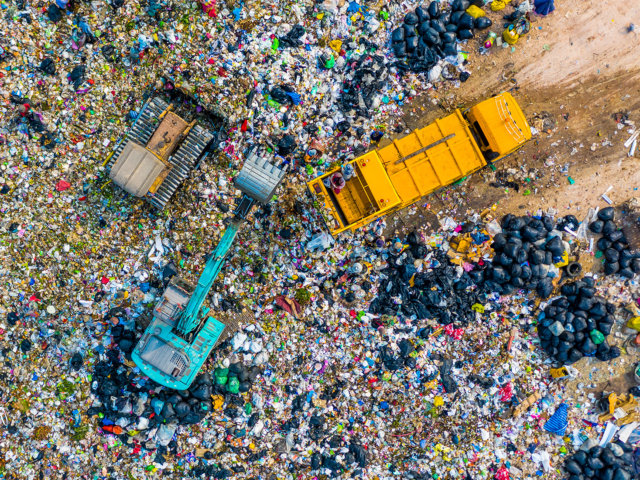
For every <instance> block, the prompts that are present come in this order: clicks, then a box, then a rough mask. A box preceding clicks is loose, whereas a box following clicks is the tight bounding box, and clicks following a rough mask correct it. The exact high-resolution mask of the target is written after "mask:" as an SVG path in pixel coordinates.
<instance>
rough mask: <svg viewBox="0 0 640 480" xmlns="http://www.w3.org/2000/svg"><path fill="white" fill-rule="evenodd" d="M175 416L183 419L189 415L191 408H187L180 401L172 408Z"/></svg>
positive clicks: (184, 403)
mask: <svg viewBox="0 0 640 480" xmlns="http://www.w3.org/2000/svg"><path fill="white" fill-rule="evenodd" d="M173 409H174V411H175V414H176V415H177V416H178V417H179V418H184V417H185V416H187V415H188V414H189V412H191V408H190V407H189V404H188V403H187V402H185V401H181V402H178V403H176V405H175V406H174V407H173Z"/></svg>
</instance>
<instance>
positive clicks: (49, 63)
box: [40, 57, 56, 75]
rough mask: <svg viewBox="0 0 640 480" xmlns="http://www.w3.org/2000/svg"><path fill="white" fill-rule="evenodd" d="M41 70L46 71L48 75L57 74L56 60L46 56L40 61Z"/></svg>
mask: <svg viewBox="0 0 640 480" xmlns="http://www.w3.org/2000/svg"><path fill="white" fill-rule="evenodd" d="M40 71H42V72H43V73H46V74H47V75H55V74H56V62H54V61H53V59H52V58H49V57H47V58H45V59H44V60H42V62H40Z"/></svg>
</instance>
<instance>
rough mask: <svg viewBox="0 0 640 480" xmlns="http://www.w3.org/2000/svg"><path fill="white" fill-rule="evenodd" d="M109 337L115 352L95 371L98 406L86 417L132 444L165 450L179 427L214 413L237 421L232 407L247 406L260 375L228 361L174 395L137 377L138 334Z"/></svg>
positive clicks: (117, 330)
mask: <svg viewBox="0 0 640 480" xmlns="http://www.w3.org/2000/svg"><path fill="white" fill-rule="evenodd" d="M111 336H112V339H113V342H114V343H115V344H116V345H117V347H114V348H110V349H108V350H107V351H106V353H105V355H106V359H105V360H101V361H99V362H97V363H96V364H95V365H94V366H93V372H92V376H93V379H94V380H93V383H92V386H91V391H92V393H93V394H94V395H95V399H96V401H94V403H93V404H92V405H91V407H90V408H89V409H88V411H87V415H89V416H94V415H99V416H100V419H101V425H102V430H103V431H105V432H109V433H114V434H117V435H119V434H123V433H128V434H129V436H128V437H127V440H128V441H127V443H129V444H132V443H131V442H132V441H135V442H138V443H139V442H140V441H147V440H152V441H154V442H157V443H158V444H159V445H163V446H167V445H168V443H169V441H170V440H171V439H172V438H173V433H174V432H175V430H176V428H177V426H178V425H194V424H197V423H199V422H201V421H202V420H204V419H205V417H207V415H210V414H211V413H212V412H213V411H214V410H216V411H219V410H223V409H224V413H225V415H226V416H228V417H230V418H232V419H238V415H235V414H236V413H237V409H234V408H235V407H233V405H240V407H243V408H244V407H245V401H244V400H243V399H242V398H241V397H240V396H239V395H240V394H241V393H246V392H248V391H249V390H250V389H251V385H252V384H253V383H255V382H256V381H257V379H258V377H259V375H260V373H261V367H259V366H257V365H254V366H251V367H246V366H244V365H243V364H242V362H239V361H238V362H234V363H230V362H229V360H228V359H226V360H225V361H224V362H222V363H221V366H220V367H218V368H216V369H215V370H214V375H213V376H212V375H211V374H209V373H207V372H204V373H201V374H199V375H198V376H197V377H196V379H195V380H194V382H193V384H192V385H191V387H190V388H189V390H185V391H173V390H170V389H167V388H164V387H162V386H160V385H157V384H156V383H155V382H153V381H152V380H150V379H148V378H146V377H144V376H142V375H140V374H138V373H135V372H136V370H137V369H136V368H135V365H134V364H133V362H131V360H130V354H131V351H133V347H134V346H135V343H134V339H135V332H133V331H131V330H128V329H125V328H123V327H122V326H121V325H118V326H115V327H113V328H112V329H111ZM245 338H246V336H245ZM219 350H220V349H219ZM123 356H125V360H126V361H125V362H123V359H122V358H121V357H123ZM127 357H129V359H128V360H127ZM132 367H133V368H132ZM225 407H226V408H225ZM250 420H251V419H250V417H249V416H248V415H247V416H246V418H245V421H246V422H249V423H253V424H252V425H249V427H254V425H255V421H256V420H257V417H256V418H253V419H252V420H251V421H250ZM236 424H238V425H239V422H238V421H236ZM132 445H134V446H135V444H132Z"/></svg>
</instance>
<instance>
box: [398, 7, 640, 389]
mask: <svg viewBox="0 0 640 480" xmlns="http://www.w3.org/2000/svg"><path fill="white" fill-rule="evenodd" d="M510 12H511V9H510V8H508V9H506V10H505V11H504V12H500V14H491V18H492V20H493V21H494V27H493V30H494V31H498V29H497V28H496V26H497V25H500V24H501V23H502V22H503V20H502V14H504V13H510ZM632 23H633V24H635V25H636V28H635V31H632V32H629V31H628V27H629V25H630V24H632ZM638 26H640V2H619V1H617V0H598V1H596V0H587V1H583V2H569V1H557V2H556V12H554V13H553V14H551V15H549V16H547V17H535V18H534V19H533V22H532V28H531V32H530V33H529V34H528V35H527V37H525V38H524V39H521V40H520V41H519V42H518V43H517V44H516V45H515V49H514V51H512V50H511V48H500V47H497V46H494V48H493V50H492V51H491V52H490V53H489V54H488V55H484V56H481V55H479V54H478V52H477V49H478V46H479V45H480V41H481V40H480V39H477V40H475V43H474V44H473V45H469V46H468V49H469V51H470V65H471V69H470V70H471V72H472V75H471V77H470V78H469V80H468V81H467V82H466V83H464V84H462V85H460V87H459V88H454V87H453V86H451V85H446V84H445V85H437V86H436V90H434V91H432V92H429V93H428V94H426V95H425V96H423V97H421V98H418V99H416V101H414V102H411V104H410V105H408V106H407V107H406V108H405V116H404V118H403V119H402V121H403V122H404V124H405V125H406V128H407V129H409V130H411V129H414V128H417V127H420V126H424V125H426V124H427V123H429V122H431V121H432V120H434V119H435V118H437V117H439V116H443V115H444V114H446V113H447V112H449V111H451V110H452V109H453V108H455V107H458V106H465V105H472V104H473V103H475V102H478V101H481V100H483V99H485V98H487V97H489V96H491V95H493V94H495V93H499V92H501V91H505V90H509V91H511V92H512V93H513V95H514V96H515V98H516V99H517V101H518V102H519V104H520V106H521V107H522V109H523V111H524V112H525V114H526V115H527V118H528V120H529V122H530V125H532V126H533V127H535V128H536V129H537V130H538V131H539V133H538V135H536V136H534V138H533V139H532V141H530V142H529V143H528V144H527V145H525V146H524V147H523V148H522V149H521V150H520V151H519V152H517V153H516V154H514V155H512V156H510V157H508V158H506V159H504V160H502V161H501V162H500V163H499V164H497V165H496V167H497V169H496V171H495V172H494V171H491V170H490V169H488V168H486V169H484V170H483V171H481V172H478V173H476V174H473V175H472V176H470V177H469V178H468V179H467V180H466V181H464V182H463V183H462V184H461V185H457V186H453V187H450V188H446V189H443V190H441V191H439V192H436V193H435V194H432V195H430V196H428V197H426V198H425V199H423V200H422V201H421V202H419V203H418V204H416V205H415V206H414V207H410V208H407V209H405V210H403V211H400V212H397V213H396V214H394V215H392V216H390V217H389V218H388V219H387V223H388V233H389V234H391V233H393V232H398V233H399V232H400V231H408V230H410V229H412V228H413V226H414V225H417V224H424V223H427V224H430V225H432V226H434V227H436V226H437V223H438V218H439V219H442V218H444V217H446V216H451V217H453V218H454V219H457V220H464V219H466V218H467V217H468V215H469V214H470V213H472V212H480V211H482V210H484V209H486V208H490V207H491V206H492V205H495V206H496V216H497V217H500V216H502V215H503V214H505V213H515V214H520V215H523V214H527V213H535V212H536V211H537V210H538V209H542V210H543V211H546V210H547V209H550V208H551V209H554V210H557V212H558V215H567V214H569V213H572V214H574V215H576V217H578V219H579V220H582V219H583V218H584V217H585V215H586V214H587V211H588V209H589V208H591V207H600V208H603V207H605V206H607V203H605V201H604V200H603V198H602V194H606V195H607V196H608V197H609V198H610V199H611V200H612V201H613V203H614V204H615V205H620V204H622V203H624V202H626V201H627V200H629V199H630V198H633V197H640V190H638V189H639V188H640V168H638V167H639V166H640V154H639V153H636V155H635V157H628V156H627V150H628V149H626V148H624V146H623V143H624V142H625V141H626V140H627V139H628V138H629V136H630V133H629V132H630V131H631V128H632V127H630V126H628V125H623V124H622V123H621V122H620V120H621V119H625V118H628V120H630V121H631V122H635V125H636V126H637V127H638V128H640V55H638V46H639V45H640V28H639V27H638ZM498 66H501V67H498ZM402 135H403V134H399V135H397V137H399V136H402ZM569 177H570V178H571V180H572V181H573V184H572V183H571V181H570V180H569ZM587 260H588V259H587ZM581 261H582V259H581ZM592 265H593V262H591V263H589V261H587V262H586V270H590V269H591V268H592ZM595 268H596V269H597V265H596V267H595ZM623 330H624V329H623ZM616 332H617V335H616ZM613 333H614V337H613V338H612V340H613V342H612V343H614V344H618V345H621V346H622V345H623V343H624V341H625V339H628V338H630V337H629V332H625V331H622V332H620V331H615V330H614V332H613ZM625 345H626V347H627V348H625V352H626V353H627V354H626V355H623V356H622V357H620V359H618V360H617V361H615V362H611V363H610V364H608V365H607V366H605V367H603V366H602V364H601V363H600V362H597V361H595V360H593V359H583V360H581V362H579V363H578V364H576V367H577V368H578V370H579V372H580V374H579V376H578V378H576V379H573V380H571V381H570V382H568V384H567V388H568V389H569V391H573V392H574V394H573V395H571V396H572V397H573V398H574V399H575V400H577V401H580V399H581V398H582V399H584V395H587V393H589V392H596V393H597V392H601V391H603V390H605V391H612V390H616V391H618V392H625V391H626V390H627V389H628V387H629V386H631V385H633V384H635V380H634V377H633V373H632V372H633V365H635V364H636V363H637V362H638V361H639V360H640V355H639V354H638V353H639V350H637V349H635V348H633V347H632V346H629V345H628V343H626V344H625Z"/></svg>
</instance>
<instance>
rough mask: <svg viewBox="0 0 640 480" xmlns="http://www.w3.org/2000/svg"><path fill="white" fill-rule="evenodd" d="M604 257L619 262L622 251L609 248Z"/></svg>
mask: <svg viewBox="0 0 640 480" xmlns="http://www.w3.org/2000/svg"><path fill="white" fill-rule="evenodd" d="M604 258H605V259H606V260H607V262H612V263H613V262H617V261H618V260H619V259H620V253H619V252H618V251H617V250H616V249H615V248H607V249H606V250H605V251H604Z"/></svg>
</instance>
